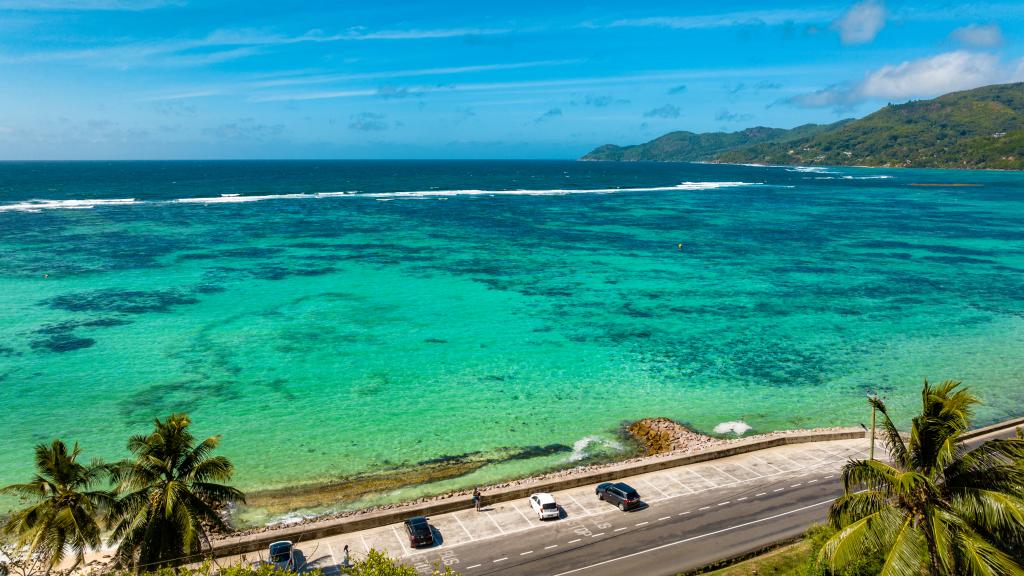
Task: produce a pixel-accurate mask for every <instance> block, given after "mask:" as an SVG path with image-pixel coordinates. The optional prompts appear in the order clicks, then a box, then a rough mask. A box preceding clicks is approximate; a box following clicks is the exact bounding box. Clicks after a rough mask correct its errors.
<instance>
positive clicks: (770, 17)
mask: <svg viewBox="0 0 1024 576" xmlns="http://www.w3.org/2000/svg"><path fill="white" fill-rule="evenodd" d="M835 16H836V13H835V12H834V11H824V10H751V11H745V12H726V13H721V14H706V15H700V16H651V17H647V18H626V19H621V20H615V21H613V22H611V23H610V24H607V25H605V26H606V27H609V28H618V27H624V26H630V27H637V26H656V27H661V28H676V29H680V30H696V29H702V28H728V27H732V26H757V25H760V26H777V25H781V24H788V23H807V22H827V21H829V20H831V19H833V18H835ZM587 26H591V27H605V26H601V25H599V24H594V23H588V24H587Z"/></svg>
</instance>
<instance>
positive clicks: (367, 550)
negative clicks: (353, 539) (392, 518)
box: [359, 532, 372, 554]
mask: <svg viewBox="0 0 1024 576" xmlns="http://www.w3.org/2000/svg"><path fill="white" fill-rule="evenodd" d="M359 539H360V540H361V541H362V542H363V553H364V554H365V553H367V552H369V551H370V550H372V548H370V545H369V544H367V543H366V538H364V537H363V533H362V532H360V533H359Z"/></svg>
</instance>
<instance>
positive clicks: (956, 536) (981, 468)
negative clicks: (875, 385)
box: [818, 381, 1024, 576]
mask: <svg viewBox="0 0 1024 576" xmlns="http://www.w3.org/2000/svg"><path fill="white" fill-rule="evenodd" d="M871 402H872V404H873V405H874V407H875V408H876V409H877V410H878V411H879V412H880V413H881V414H882V416H883V421H882V433H883V437H884V439H885V443H886V447H887V449H888V452H889V457H890V460H891V462H892V464H887V463H885V462H882V461H879V460H854V461H851V462H850V463H848V464H846V466H844V467H843V484H844V489H845V494H844V495H843V496H841V497H840V498H838V499H837V500H836V501H835V503H833V505H832V508H831V510H830V511H829V522H830V524H831V525H832V527H833V528H834V529H836V533H835V535H833V536H832V537H830V538H829V539H828V540H827V541H826V542H825V544H824V546H823V547H822V548H821V551H820V552H819V555H818V557H819V559H820V560H821V562H822V563H823V564H824V565H825V566H826V567H827V568H828V569H829V570H831V571H833V573H835V572H837V571H840V570H843V569H846V568H848V567H850V566H854V565H856V564H857V563H858V562H859V561H861V560H862V559H863V558H865V557H866V556H868V555H870V554H873V553H881V554H882V556H883V557H884V558H885V563H884V566H883V571H882V573H884V574H894V575H904V574H905V575H908V576H909V575H918V574H930V575H932V576H938V575H951V576H953V575H956V576H960V575H969V574H1002V575H1024V565H1021V563H1020V562H1021V558H1022V557H1024V555H1022V554H1021V552H1022V551H1024V466H1021V464H1020V461H1021V458H1024V440H1020V439H1008V440H989V441H987V442H985V443H984V444H982V445H981V446H980V447H978V448H975V449H973V450H968V449H967V448H966V447H965V446H964V445H963V444H962V442H961V440H960V436H961V435H962V434H963V433H964V432H966V431H967V430H968V428H969V425H970V418H971V415H972V413H973V406H974V405H975V404H977V402H978V400H977V399H976V398H975V397H974V396H973V395H972V394H970V393H969V392H968V391H967V390H965V389H960V383H959V382H953V381H947V382H943V383H942V384H939V385H938V386H935V387H933V386H931V385H929V384H928V382H927V381H926V382H925V384H924V388H923V390H922V392H921V414H920V415H919V416H917V417H915V418H914V419H913V421H912V424H911V429H910V435H909V439H907V440H905V439H904V438H903V437H902V436H901V435H900V433H899V431H898V430H897V429H896V427H895V425H894V424H893V423H892V420H891V419H890V418H889V415H888V413H887V411H886V407H885V405H884V404H883V403H882V402H881V400H878V399H877V398H873V399H872V400H871Z"/></svg>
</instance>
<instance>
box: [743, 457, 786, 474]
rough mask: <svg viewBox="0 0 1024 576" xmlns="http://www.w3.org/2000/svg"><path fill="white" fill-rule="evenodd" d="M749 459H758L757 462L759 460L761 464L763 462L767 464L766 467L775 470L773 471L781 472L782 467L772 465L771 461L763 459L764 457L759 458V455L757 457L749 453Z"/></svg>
mask: <svg viewBox="0 0 1024 576" xmlns="http://www.w3.org/2000/svg"><path fill="white" fill-rule="evenodd" d="M750 459H751V460H757V461H758V462H760V463H761V464H764V465H765V466H767V467H769V468H771V469H772V470H775V472H782V468H779V467H778V466H773V465H772V463H771V462H769V461H767V460H765V459H764V458H761V457H758V456H754V455H751V456H750Z"/></svg>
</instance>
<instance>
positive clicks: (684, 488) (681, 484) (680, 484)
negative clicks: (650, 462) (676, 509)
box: [665, 473, 693, 494]
mask: <svg viewBox="0 0 1024 576" xmlns="http://www.w3.org/2000/svg"><path fill="white" fill-rule="evenodd" d="M665 476H668V479H669V480H671V481H673V482H675V483H676V484H679V487H680V488H682V489H683V490H686V493H687V494H693V490H692V489H690V488H689V487H688V486H687V485H686V484H683V483H682V482H680V481H679V479H678V478H676V477H675V476H673V475H672V474H670V473H666V474H665Z"/></svg>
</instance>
